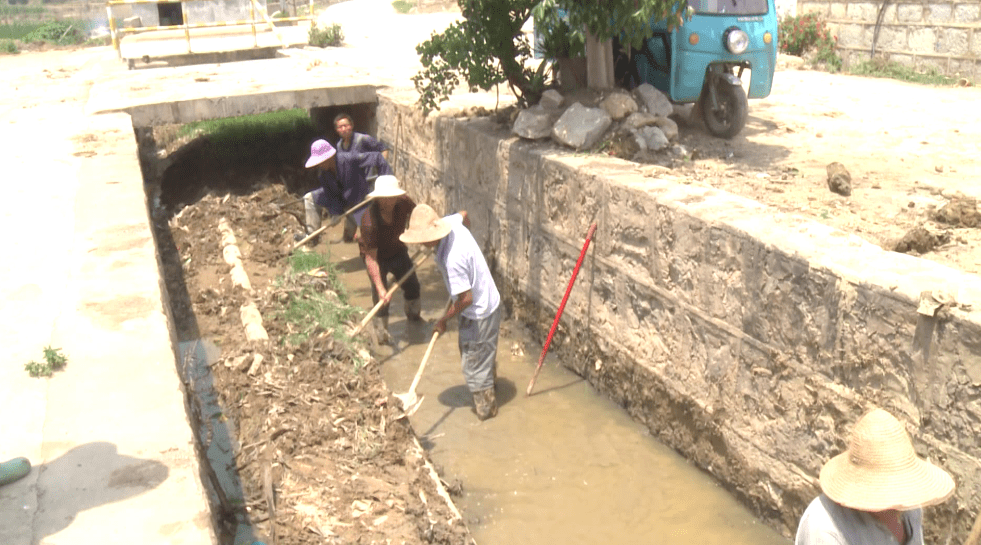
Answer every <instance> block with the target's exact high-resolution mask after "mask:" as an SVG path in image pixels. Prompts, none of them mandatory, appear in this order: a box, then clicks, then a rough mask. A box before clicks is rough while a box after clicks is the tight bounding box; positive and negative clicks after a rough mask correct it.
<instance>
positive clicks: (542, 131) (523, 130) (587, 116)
mask: <svg viewBox="0 0 981 545" xmlns="http://www.w3.org/2000/svg"><path fill="white" fill-rule="evenodd" d="M568 102H571V104H567V103H568ZM676 113H677V114H679V115H681V116H682V117H683V118H686V119H687V118H688V117H689V116H690V114H691V108H690V107H687V108H686V107H678V106H675V105H672V104H671V101H670V100H668V97H667V96H665V95H664V93H662V92H660V91H658V90H657V89H655V88H654V87H653V86H652V85H650V84H647V83H645V84H643V85H641V86H639V87H637V88H636V89H634V91H633V92H632V93H631V92H628V91H626V90H623V89H615V90H612V91H610V92H608V93H606V94H605V96H603V97H602V98H601V99H600V100H598V101H596V105H595V106H584V105H583V104H582V103H581V102H579V101H575V102H573V101H571V100H566V98H565V97H563V96H562V94H561V93H559V92H558V91H555V90H549V91H546V92H545V94H544V95H543V96H542V99H541V101H540V102H539V103H538V104H536V105H534V106H532V107H530V108H527V109H524V110H521V111H520V112H519V113H518V116H517V118H516V119H515V121H514V125H513V127H512V129H511V131H512V132H513V133H514V134H516V135H518V136H520V137H521V138H525V139H529V140H539V139H544V138H551V139H552V140H554V141H555V142H556V143H558V144H561V145H563V146H567V147H570V148H573V149H575V150H585V149H592V148H594V147H595V146H596V145H597V144H600V143H602V142H609V144H610V146H611V148H615V149H613V150H611V153H614V155H617V156H619V157H624V158H627V159H635V160H636V159H637V157H638V155H640V154H644V153H649V152H658V151H661V150H670V151H673V152H674V153H676V154H682V155H684V154H685V151H684V149H683V148H681V147H680V146H678V145H676V144H675V145H672V142H674V141H676V140H677V138H678V124H677V123H676V122H675V121H674V120H673V119H671V118H670V117H669V116H671V115H672V114H676Z"/></svg>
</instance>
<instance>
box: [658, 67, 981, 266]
mask: <svg viewBox="0 0 981 545" xmlns="http://www.w3.org/2000/svg"><path fill="white" fill-rule="evenodd" d="M979 99H981V91H979V90H978V89H977V88H954V87H950V88H942V87H928V86H922V85H914V84H908V83H903V82H899V81H895V80H885V79H872V78H861V77H855V76H846V75H833V74H827V73H824V72H813V71H799V70H783V71H778V72H777V73H776V75H775V78H774V88H773V93H772V94H771V95H770V97H768V98H766V99H763V100H759V101H751V102H750V117H749V121H748V123H747V126H746V129H745V130H744V131H743V133H742V134H740V135H738V136H737V137H736V138H734V139H733V140H732V141H729V142H727V141H724V140H721V139H717V138H712V137H711V136H708V135H707V133H706V132H705V131H704V129H702V128H701V127H688V128H687V130H685V129H683V131H682V139H683V141H684V143H685V144H686V145H687V146H689V148H691V149H695V150H698V152H696V158H697V157H699V156H701V157H702V158H697V159H696V160H694V161H692V163H691V164H688V165H685V166H682V167H681V168H678V169H676V170H675V172H673V173H671V174H672V175H673V176H675V177H677V178H678V179H679V180H680V181H682V182H683V183H697V184H704V185H709V186H712V187H715V188H718V189H723V190H726V191H729V192H731V193H735V194H738V195H741V196H744V197H748V198H751V199H754V200H758V201H761V202H764V203H767V204H771V205H773V206H775V207H777V208H778V209H780V210H781V211H785V212H796V213H800V214H802V215H805V216H808V217H811V218H813V219H815V220H817V221H820V222H822V223H825V224H828V225H832V226H834V227H837V228H840V229H842V230H844V231H847V232H850V233H855V234H857V235H859V236H861V237H863V238H865V239H867V240H869V241H871V242H874V243H877V244H880V245H882V246H883V247H886V248H887V249H892V247H893V246H894V244H895V241H896V240H897V239H900V238H901V237H903V236H904V235H905V234H906V233H907V232H909V231H910V230H911V229H913V228H914V227H916V226H925V227H926V228H927V230H928V231H931V232H941V233H942V232H944V231H949V234H950V242H948V243H947V244H944V245H942V246H940V247H937V248H936V249H935V250H933V251H930V252H927V253H924V254H923V255H922V257H923V258H925V259H929V260H932V261H936V262H939V263H943V264H945V265H948V266H950V267H953V268H956V269H961V270H964V271H968V272H973V273H978V272H981V252H979V251H978V250H977V248H978V243H979V242H981V231H979V230H978V228H977V227H955V226H952V225H945V224H942V223H937V222H935V221H932V220H931V218H932V217H933V212H934V211H935V210H937V209H939V208H941V207H943V206H944V205H945V204H946V203H947V202H948V201H949V199H950V198H951V197H952V196H954V195H955V194H956V193H958V192H961V193H963V194H965V195H966V196H968V197H975V198H976V197H979V196H981V186H979V185H978V184H977V182H976V180H977V179H978V178H979V175H981V164H979V163H978V161H977V159H976V158H977V156H978V154H979V152H981V145H979V142H981V109H979V108H977V107H976V104H977V103H978V100H979ZM832 162H839V163H841V164H843V165H844V166H845V167H846V168H847V169H848V171H849V172H850V173H851V178H852V193H851V195H850V196H848V197H844V196H841V195H838V194H836V193H833V192H831V191H830V190H829V189H828V184H827V172H826V167H827V165H828V164H829V163H832Z"/></svg>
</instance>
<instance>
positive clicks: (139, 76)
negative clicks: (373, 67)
mask: <svg viewBox="0 0 981 545" xmlns="http://www.w3.org/2000/svg"><path fill="white" fill-rule="evenodd" d="M309 64H310V63H309V61H307V60H305V59H296V58H278V59H268V60H257V61H245V62H239V63H232V64H225V65H201V66H184V67H177V68H161V69H158V70H137V71H131V72H122V73H120V74H118V75H117V76H116V77H114V78H112V79H105V80H103V81H100V82H98V83H96V84H95V86H94V87H93V90H92V93H91V99H90V100H89V104H88V106H87V112H88V113H90V114H98V113H108V112H127V113H130V114H131V115H132V116H133V125H134V126H136V127H145V126H152V125H160V124H167V123H190V122H192V121H200V120H204V119H215V118H222V117H234V116H240V115H246V114H254V113H264V112H271V111H277V110H283V109H290V108H307V109H309V108H318V107H324V106H333V105H337V104H362V103H373V102H376V101H377V97H376V95H375V85H374V84H373V83H375V82H372V81H369V80H368V78H359V77H358V75H357V74H356V73H354V72H353V71H352V70H350V69H338V70H327V69H326V67H324V68H321V67H320V65H316V66H314V67H313V68H308V66H309Z"/></svg>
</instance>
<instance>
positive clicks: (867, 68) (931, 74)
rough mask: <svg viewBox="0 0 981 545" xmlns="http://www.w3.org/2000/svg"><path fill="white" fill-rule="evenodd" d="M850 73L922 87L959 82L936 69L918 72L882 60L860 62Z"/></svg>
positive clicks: (851, 68) (850, 69) (851, 67)
mask: <svg viewBox="0 0 981 545" xmlns="http://www.w3.org/2000/svg"><path fill="white" fill-rule="evenodd" d="M848 71H849V73H851V74H854V75H856V76H868V77H872V78H889V79H897V80H900V81H908V82H910V83H919V84H922V85H953V84H954V83H956V82H957V79H956V78H951V77H948V76H945V75H943V74H941V73H940V72H939V71H938V70H937V69H935V68H931V69H929V70H927V71H925V72H917V71H916V70H914V69H913V68H911V67H909V66H904V65H902V64H899V63H897V62H893V61H883V60H881V59H875V60H871V61H863V62H860V63H858V64H856V65H853V66H850V67H849V69H848Z"/></svg>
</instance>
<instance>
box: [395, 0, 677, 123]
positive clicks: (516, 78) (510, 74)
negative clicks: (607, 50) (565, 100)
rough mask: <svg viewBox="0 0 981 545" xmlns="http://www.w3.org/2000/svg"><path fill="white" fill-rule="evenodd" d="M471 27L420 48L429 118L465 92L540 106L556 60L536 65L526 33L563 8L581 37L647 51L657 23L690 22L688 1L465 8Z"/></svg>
mask: <svg viewBox="0 0 981 545" xmlns="http://www.w3.org/2000/svg"><path fill="white" fill-rule="evenodd" d="M458 3H459V5H460V10H461V12H462V14H463V20H462V21H458V22H456V23H454V24H452V25H450V26H449V27H448V28H447V29H446V30H444V31H443V32H442V33H434V34H433V35H432V36H430V38H429V40H426V41H425V42H423V43H421V44H419V45H418V46H416V52H417V53H418V54H419V59H420V61H421V62H422V66H423V69H422V71H420V72H419V73H418V74H416V75H415V76H413V78H412V81H413V83H414V84H415V87H416V90H417V91H418V92H419V105H420V106H421V107H422V109H423V111H425V112H427V113H428V112H430V111H432V110H437V109H439V104H440V103H441V102H443V101H444V100H447V99H448V98H449V96H450V94H451V93H453V91H454V90H455V89H456V88H457V87H458V86H459V85H461V84H464V85H466V87H467V88H468V89H470V91H471V92H476V91H477V90H478V89H482V90H484V91H489V90H490V89H491V88H493V87H494V86H496V85H500V84H503V83H506V84H507V85H508V86H509V87H510V89H511V91H512V92H513V93H514V94H515V96H517V97H518V101H519V103H521V104H532V103H535V102H537V101H538V99H539V98H540V97H541V94H542V92H543V91H544V90H545V84H546V78H545V70H546V68H547V65H548V62H549V61H548V60H547V59H546V60H543V61H541V62H539V63H538V66H537V68H532V66H534V63H533V62H529V61H530V60H531V58H532V50H531V44H530V43H529V41H528V39H527V38H526V37H525V35H524V34H523V33H522V30H521V29H522V27H523V26H524V25H525V23H526V22H528V19H529V18H530V17H532V15H533V14H534V15H535V18H536V20H538V21H543V20H544V19H545V18H549V19H550V20H554V13H555V10H556V8H561V9H564V10H565V11H566V12H567V17H568V23H569V25H570V26H571V27H572V28H574V29H587V30H588V31H589V32H590V33H591V34H593V35H594V36H596V37H597V38H599V39H600V40H605V39H609V38H613V37H619V38H620V39H621V43H624V44H630V45H632V46H634V47H637V48H639V47H640V46H641V44H642V43H643V40H644V39H645V38H649V37H651V36H652V34H653V29H652V28H651V23H652V22H653V21H656V20H661V19H664V18H667V17H669V16H670V17H672V18H673V19H677V21H678V24H679V25H680V24H681V22H682V18H681V17H682V13H683V10H684V7H685V0H458Z"/></svg>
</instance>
